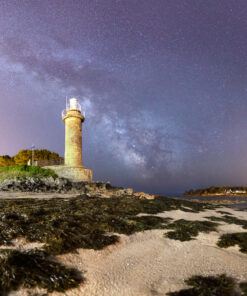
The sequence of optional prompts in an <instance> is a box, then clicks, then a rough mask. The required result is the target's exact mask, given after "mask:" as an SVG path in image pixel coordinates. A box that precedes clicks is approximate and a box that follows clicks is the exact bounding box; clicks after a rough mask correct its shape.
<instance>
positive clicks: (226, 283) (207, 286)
mask: <svg viewBox="0 0 247 296" xmlns="http://www.w3.org/2000/svg"><path fill="white" fill-rule="evenodd" d="M185 283H186V284H187V285H188V286H191V287H192V288H188V289H183V290H180V291H178V292H170V293H168V294H167V295H168V296H237V295H239V296H240V294H239V293H238V291H237V286H238V285H237V284H236V283H235V281H234V280H233V279H232V278H230V277H227V276H226V275H225V274H222V275H218V276H207V277H204V276H198V275H197V276H192V277H191V278H189V279H188V280H185Z"/></svg>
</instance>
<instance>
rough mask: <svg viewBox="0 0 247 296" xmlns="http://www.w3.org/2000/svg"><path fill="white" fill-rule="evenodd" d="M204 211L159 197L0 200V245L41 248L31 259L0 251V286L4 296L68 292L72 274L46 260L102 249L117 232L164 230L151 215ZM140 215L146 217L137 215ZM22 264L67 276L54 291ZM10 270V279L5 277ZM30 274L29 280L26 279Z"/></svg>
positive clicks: (159, 219) (35, 271)
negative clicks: (19, 242) (37, 290)
mask: <svg viewBox="0 0 247 296" xmlns="http://www.w3.org/2000/svg"><path fill="white" fill-rule="evenodd" d="M208 208H214V207H212V206H210V205H207V204H198V203H195V202H190V201H184V200H176V199H169V198H165V197H157V198H156V199H154V200H141V199H139V198H136V197H124V196H123V197H116V198H115V197H113V198H99V197H87V196H85V195H81V196H77V197H74V198H69V199H68V198H64V199H60V198H54V199H50V200H47V199H18V200H10V199H9V200H0V245H9V246H11V244H12V240H13V239H15V238H18V237H23V238H25V239H26V240H27V242H40V243H43V246H42V247H41V249H39V250H36V251H33V253H32V254H31V253H30V252H24V253H21V252H18V251H15V250H13V249H12V250H9V251H7V250H0V258H5V259H4V261H3V262H5V263H4V264H2V268H3V266H5V268H6V270H7V273H8V274H9V275H10V276H7V275H5V274H4V273H0V283H1V285H2V287H3V289H5V290H6V291H8V290H9V291H10V290H11V289H16V288H17V287H18V286H19V285H24V286H30V287H31V286H42V287H45V288H46V289H47V291H51V289H55V288H56V289H62V288H64V290H66V289H69V288H70V287H72V286H73V285H74V286H76V285H78V284H79V282H80V281H79V280H76V278H75V274H74V273H73V272H72V271H70V270H69V269H67V268H66V267H63V266H62V265H59V264H58V263H56V262H55V261H54V257H52V256H55V255H58V254H65V253H68V252H76V250H77V249H78V248H88V249H95V250H99V249H103V248H104V247H106V246H108V245H111V244H114V243H116V242H117V241H118V239H119V237H118V235H117V234H118V233H119V234H126V235H130V234H133V233H135V232H138V231H144V230H150V229H165V228H166V226H167V224H168V223H170V219H169V218H162V217H157V216H152V214H157V213H160V212H163V211H172V210H176V209H181V210H182V211H192V212H199V211H204V210H205V209H208ZM141 213H143V214H146V215H138V214H141ZM137 215H138V216H137ZM208 223H210V222H208ZM40 252H42V253H40ZM41 254H44V255H41ZM42 256H43V257H42ZM13 258H15V259H14V260H13ZM2 260H3V259H2ZM9 262H11V264H10V263H9ZM27 262H33V266H39V265H41V266H43V269H44V270H46V272H45V273H46V274H51V273H53V271H54V269H55V270H57V273H58V272H61V273H62V274H64V275H66V276H67V277H66V278H65V279H64V281H63V283H64V284H63V283H62V282H61V283H60V282H58V284H57V285H58V286H56V287H54V286H53V285H52V283H50V282H49V279H48V278H46V275H43V276H44V277H43V276H41V275H40V274H39V270H38V269H37V268H35V267H33V268H31V269H30V265H32V264H31V263H30V265H29V264H27ZM51 262H53V263H51ZM37 263H38V264H37ZM51 264H55V265H51ZM10 265H11V268H12V269H13V272H14V277H11V272H12V269H11V268H10ZM49 266H51V267H49ZM0 268H1V267H0ZM52 268H54V269H52ZM20 270H21V271H20ZM30 272H31V273H32V275H30V277H29V279H28V275H29V274H30ZM54 272H55V271H54ZM70 281H71V283H73V285H72V284H70Z"/></svg>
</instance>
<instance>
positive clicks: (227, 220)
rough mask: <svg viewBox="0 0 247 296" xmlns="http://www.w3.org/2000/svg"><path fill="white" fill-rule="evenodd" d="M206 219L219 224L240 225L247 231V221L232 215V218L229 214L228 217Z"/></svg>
mask: <svg viewBox="0 0 247 296" xmlns="http://www.w3.org/2000/svg"><path fill="white" fill-rule="evenodd" d="M206 218H207V219H209V220H211V221H217V222H220V221H222V222H225V223H228V224H236V225H240V226H242V227H243V228H244V229H247V221H246V220H243V219H238V218H236V217H233V216H232V215H231V216H230V215H229V213H227V215H224V216H222V217H214V216H210V217H206Z"/></svg>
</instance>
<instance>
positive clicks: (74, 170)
mask: <svg viewBox="0 0 247 296" xmlns="http://www.w3.org/2000/svg"><path fill="white" fill-rule="evenodd" d="M62 119H63V122H64V123H65V153H64V166H63V169H62V168H61V169H62V171H60V172H61V173H62V175H63V177H66V178H68V179H71V180H73V181H92V171H91V170H88V169H87V168H85V167H84V166H83V165H82V122H83V121H84V119H85V114H84V112H82V110H81V106H80V104H79V103H78V100H77V99H76V98H71V99H70V100H69V104H67V106H66V109H65V110H64V111H63V112H62Z"/></svg>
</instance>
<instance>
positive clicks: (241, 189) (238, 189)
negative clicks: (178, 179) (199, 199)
mask: <svg viewBox="0 0 247 296" xmlns="http://www.w3.org/2000/svg"><path fill="white" fill-rule="evenodd" d="M246 194H247V187H246V186H222V187H213V186H212V187H209V188H204V189H196V190H194V189H190V190H188V191H186V192H185V193H184V195H185V196H202V195H203V196H208V195H209V196H210V195H246Z"/></svg>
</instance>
